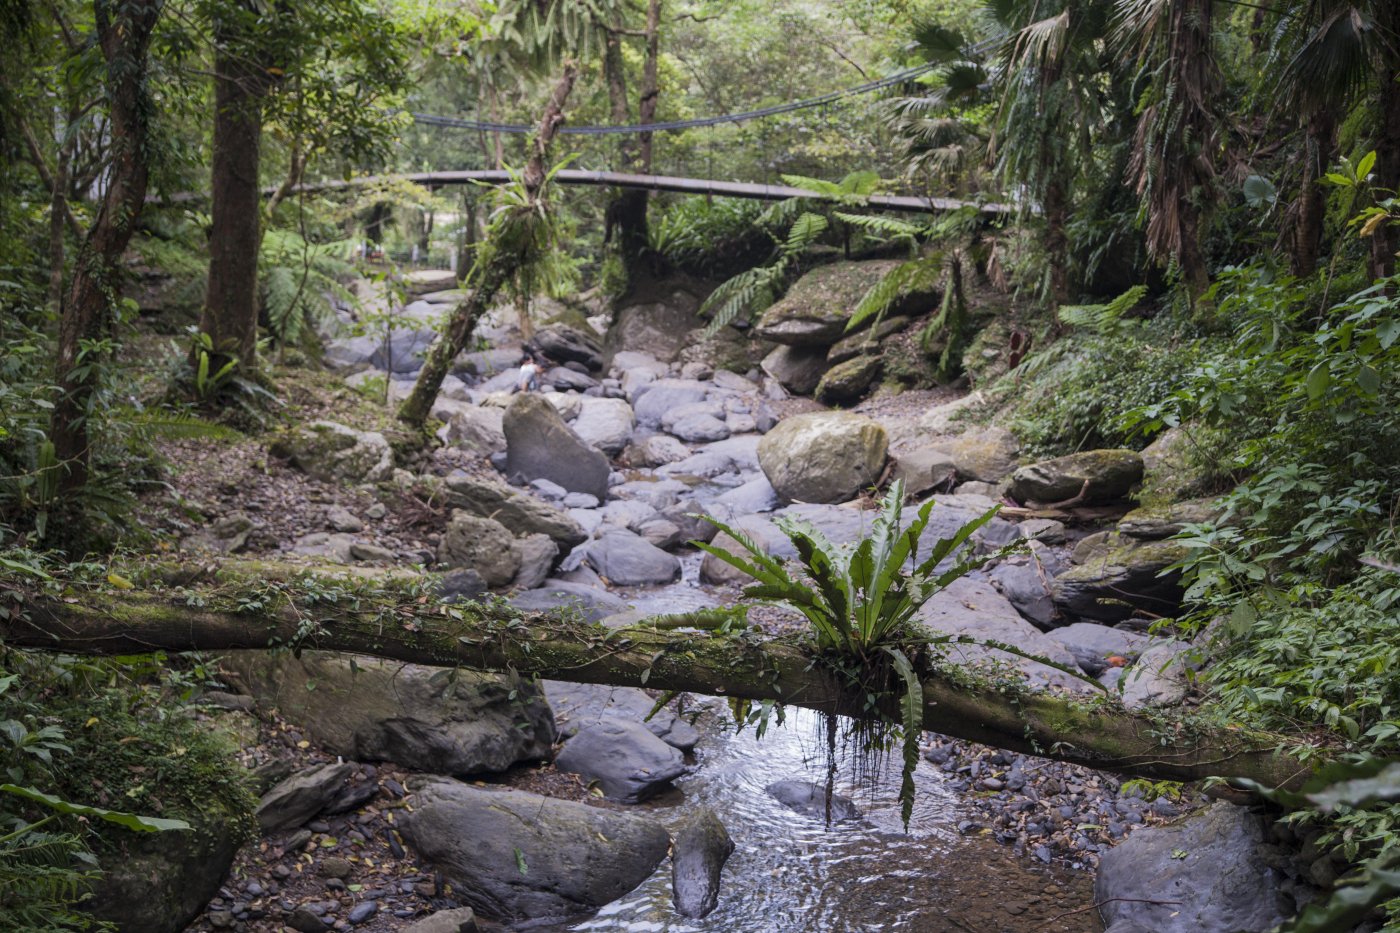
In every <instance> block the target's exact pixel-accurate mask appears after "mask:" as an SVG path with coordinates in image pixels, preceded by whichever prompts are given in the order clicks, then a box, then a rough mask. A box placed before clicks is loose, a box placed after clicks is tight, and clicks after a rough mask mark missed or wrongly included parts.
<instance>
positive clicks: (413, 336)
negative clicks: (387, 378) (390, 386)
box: [369, 330, 437, 375]
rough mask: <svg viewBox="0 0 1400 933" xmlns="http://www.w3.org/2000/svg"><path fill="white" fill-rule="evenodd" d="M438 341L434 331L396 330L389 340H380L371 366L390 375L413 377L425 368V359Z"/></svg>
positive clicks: (371, 358) (371, 359) (372, 357)
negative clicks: (430, 348)
mask: <svg viewBox="0 0 1400 933" xmlns="http://www.w3.org/2000/svg"><path fill="white" fill-rule="evenodd" d="M436 339H437V331H434V330H395V331H392V332H391V333H390V334H389V336H388V338H387V340H386V339H385V338H383V337H380V338H378V339H377V340H376V341H375V343H376V346H375V348H374V352H373V353H371V354H370V358H369V361H370V364H371V365H372V366H374V367H375V368H376V369H383V370H386V371H388V372H390V373H398V374H401V375H411V374H412V373H416V372H418V370H420V369H422V368H423V357H424V356H425V355H426V354H427V352H428V348H429V347H431V346H432V345H433V341H434V340H436Z"/></svg>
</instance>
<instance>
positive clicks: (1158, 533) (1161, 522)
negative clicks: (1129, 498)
mask: <svg viewBox="0 0 1400 933" xmlns="http://www.w3.org/2000/svg"><path fill="white" fill-rule="evenodd" d="M1223 511H1224V510H1223V509H1222V507H1221V506H1220V504H1219V502H1218V501H1217V500H1215V499H1187V500H1186V501H1184V502H1173V503H1171V504H1169V505H1161V506H1143V507H1141V508H1136V509H1133V510H1132V511H1131V512H1129V513H1128V514H1127V515H1124V516H1123V517H1122V519H1120V520H1119V522H1118V531H1119V532H1120V533H1121V534H1123V535H1125V536H1127V537H1129V538H1138V539H1140V540H1143V541H1159V540H1161V539H1163V538H1170V537H1172V536H1173V535H1177V534H1180V533H1181V532H1182V531H1184V530H1185V528H1186V526H1187V525H1188V524H1200V523H1209V522H1215V521H1218V520H1219V519H1220V516H1221V514H1222V513H1223Z"/></svg>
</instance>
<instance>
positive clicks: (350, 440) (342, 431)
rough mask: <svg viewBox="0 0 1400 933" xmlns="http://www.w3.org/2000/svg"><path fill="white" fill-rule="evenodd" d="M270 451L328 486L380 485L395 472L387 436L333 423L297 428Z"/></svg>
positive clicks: (279, 440)
mask: <svg viewBox="0 0 1400 933" xmlns="http://www.w3.org/2000/svg"><path fill="white" fill-rule="evenodd" d="M271 450H272V453H274V454H276V455H277V456H279V457H285V458H286V459H288V460H290V461H291V462H292V463H293V464H294V465H295V466H296V467H297V468H298V469H300V470H301V471H302V472H303V473H306V474H307V475H309V476H314V477H315V478H316V479H319V480H321V481H322V482H327V483H348V484H351V485H359V484H361V483H378V482H381V481H382V480H386V479H388V478H389V476H390V474H392V473H393V472H394V452H393V450H391V449H390V447H389V442H388V441H387V440H385V439H384V435H382V434H378V433H376V432H374V431H357V430H355V429H354V428H351V427H347V426H346V425H343V424H339V423H337V422H334V421H312V422H309V423H306V424H300V425H297V426H296V427H295V428H293V429H292V430H291V431H289V432H287V434H285V435H283V436H282V437H280V438H278V439H277V440H276V441H274V442H273V444H272V447H271Z"/></svg>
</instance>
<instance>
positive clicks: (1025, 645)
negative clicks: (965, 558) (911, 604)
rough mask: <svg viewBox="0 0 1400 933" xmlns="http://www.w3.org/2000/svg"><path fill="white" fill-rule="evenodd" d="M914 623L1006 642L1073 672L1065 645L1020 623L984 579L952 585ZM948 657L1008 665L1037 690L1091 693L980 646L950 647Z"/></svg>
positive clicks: (1042, 667)
mask: <svg viewBox="0 0 1400 933" xmlns="http://www.w3.org/2000/svg"><path fill="white" fill-rule="evenodd" d="M914 618H915V620H916V621H917V622H919V623H921V624H923V625H926V626H928V627H929V628H930V629H933V630H934V631H936V632H943V633H945V634H949V635H961V636H968V637H971V638H974V639H978V640H985V641H996V642H1005V643H1006V644H1009V645H1012V646H1014V647H1016V648H1019V649H1021V650H1022V651H1025V652H1027V653H1029V654H1033V655H1038V656H1040V657H1043V658H1048V659H1050V660H1051V661H1054V662H1055V663H1057V664H1063V665H1065V666H1067V667H1069V668H1071V669H1074V668H1075V667H1076V661H1075V657H1074V655H1073V654H1071V653H1070V651H1069V650H1068V649H1067V648H1065V646H1064V645H1062V644H1060V643H1059V642H1057V641H1055V640H1054V639H1052V638H1051V637H1050V636H1048V635H1046V634H1045V633H1043V632H1041V631H1039V630H1038V629H1036V627H1035V626H1033V625H1031V624H1030V623H1029V622H1027V621H1026V620H1025V619H1023V618H1021V616H1020V614H1019V613H1018V612H1017V611H1016V609H1015V608H1014V607H1013V606H1012V605H1011V603H1010V602H1009V601H1008V600H1007V599H1006V597H1004V596H1002V595H1001V594H1000V593H998V592H997V591H996V590H995V589H994V588H993V587H992V585H991V584H990V583H988V582H986V581H985V580H976V579H972V578H970V577H963V578H961V579H958V580H954V581H953V582H952V583H951V584H949V585H948V587H947V588H945V589H943V590H940V591H939V592H938V593H936V594H935V595H934V596H933V598H932V599H930V600H929V601H928V602H926V603H924V605H923V607H922V608H921V609H919V611H918V613H917V614H916V615H915V616H914ZM947 655H948V659H949V660H951V661H953V662H954V663H959V664H964V665H972V664H985V663H988V662H992V663H995V664H998V665H1005V666H1009V667H1010V668H1011V669H1013V670H1017V671H1020V672H1021V673H1022V674H1024V675H1025V676H1026V678H1027V680H1028V681H1029V682H1030V683H1031V684H1033V685H1035V686H1037V687H1043V686H1054V687H1058V688H1061V689H1064V690H1072V691H1086V690H1090V689H1093V688H1092V687H1091V686H1090V685H1089V684H1086V683H1084V682H1083V681H1081V680H1079V679H1077V678H1075V677H1072V676H1070V675H1069V674H1066V673H1065V672H1064V671H1061V670H1058V669H1056V668H1053V667H1050V666H1049V665H1047V664H1041V663H1040V662H1038V661H1032V660H1030V659H1028V658H1023V657H1020V656H1019V655H1013V654H1009V653H1007V652H1004V651H999V650H997V649H995V648H992V647H984V646H983V645H980V644H959V645H949V646H948V647H947Z"/></svg>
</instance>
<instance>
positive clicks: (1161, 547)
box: [1051, 533, 1189, 622]
mask: <svg viewBox="0 0 1400 933" xmlns="http://www.w3.org/2000/svg"><path fill="white" fill-rule="evenodd" d="M1085 540H1087V539H1085ZM1082 543H1083V542H1081V544H1082ZM1188 553H1189V551H1188V549H1187V547H1186V546H1185V545H1184V544H1181V543H1179V542H1176V541H1139V540H1136V539H1133V538H1125V537H1123V536H1120V535H1118V534H1116V533H1115V534H1112V535H1110V536H1109V537H1108V538H1107V539H1106V540H1105V541H1104V542H1103V545H1102V547H1099V548H1095V549H1094V550H1093V551H1092V552H1088V553H1086V555H1085V557H1086V559H1085V560H1084V561H1083V563H1079V564H1076V565H1075V566H1073V567H1071V568H1070V569H1069V570H1066V571H1065V572H1064V573H1062V574H1060V575H1059V576H1058V577H1056V578H1055V584H1054V586H1053V588H1052V590H1051V592H1052V595H1053V597H1054V599H1055V605H1056V606H1058V607H1059V609H1060V611H1061V612H1062V613H1063V614H1065V615H1067V616H1069V617H1070V618H1072V619H1097V620H1099V621H1101V622H1120V621H1122V620H1123V619H1126V618H1128V617H1129V616H1131V615H1133V613H1134V612H1135V611H1136V610H1138V609H1145V610H1147V611H1148V612H1149V613H1152V614H1153V615H1158V616H1170V615H1174V614H1175V613H1176V611H1177V610H1178V609H1180V608H1181V598H1182V596H1183V590H1182V586H1181V571H1179V570H1169V569H1168V568H1170V567H1171V566H1173V565H1174V564H1176V563H1178V562H1179V561H1181V560H1183V559H1184V558H1185V557H1186V556H1187V554H1188Z"/></svg>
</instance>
